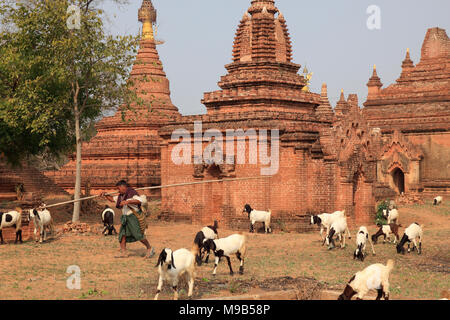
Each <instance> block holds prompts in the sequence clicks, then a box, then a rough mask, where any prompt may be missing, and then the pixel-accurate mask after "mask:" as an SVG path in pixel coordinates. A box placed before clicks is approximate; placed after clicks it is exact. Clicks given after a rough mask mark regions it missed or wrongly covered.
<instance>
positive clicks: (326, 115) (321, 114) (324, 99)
mask: <svg viewBox="0 0 450 320" xmlns="http://www.w3.org/2000/svg"><path fill="white" fill-rule="evenodd" d="M316 115H317V116H318V118H319V119H320V120H322V121H332V120H333V116H334V112H333V109H332V108H331V105H330V101H329V100H328V90H327V84H326V83H324V84H322V92H321V94H320V105H319V106H318V107H317V109H316Z"/></svg>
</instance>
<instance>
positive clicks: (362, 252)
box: [353, 226, 375, 261]
mask: <svg viewBox="0 0 450 320" xmlns="http://www.w3.org/2000/svg"><path fill="white" fill-rule="evenodd" d="M367 241H369V242H370V245H371V247H372V253H373V255H375V249H374V248H373V244H372V240H371V238H369V231H367V228H366V227H364V226H362V227H360V228H359V230H358V233H357V234H356V249H355V252H354V253H353V259H356V258H358V259H359V260H361V261H364V258H365V257H366V244H367Z"/></svg>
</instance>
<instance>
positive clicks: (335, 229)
mask: <svg viewBox="0 0 450 320" xmlns="http://www.w3.org/2000/svg"><path fill="white" fill-rule="evenodd" d="M345 230H348V227H347V218H346V217H345V216H344V217H340V218H339V219H336V220H335V221H334V222H333V224H332V225H331V227H330V232H329V233H328V236H327V237H326V238H325V240H324V243H325V241H326V243H327V245H328V249H329V250H331V249H333V248H335V247H336V245H335V243H334V238H333V236H334V235H335V234H336V235H337V236H338V238H339V241H340V242H341V249H344V248H345ZM322 245H323V244H322Z"/></svg>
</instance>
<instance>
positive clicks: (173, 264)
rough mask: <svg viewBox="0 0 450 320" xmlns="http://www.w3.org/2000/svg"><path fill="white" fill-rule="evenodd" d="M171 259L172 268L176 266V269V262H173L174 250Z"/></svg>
mask: <svg viewBox="0 0 450 320" xmlns="http://www.w3.org/2000/svg"><path fill="white" fill-rule="evenodd" d="M170 260H172V263H171V264H172V268H174V269H176V267H175V263H174V262H173V252H172V254H171V256H170Z"/></svg>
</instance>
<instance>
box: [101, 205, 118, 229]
mask: <svg viewBox="0 0 450 320" xmlns="http://www.w3.org/2000/svg"><path fill="white" fill-rule="evenodd" d="M114 216H115V213H114V210H113V209H111V208H110V207H109V206H105V210H103V212H102V222H103V225H104V226H105V228H104V229H103V232H102V234H103V235H105V236H108V235H110V236H111V235H112V234H113V232H114V234H117V231H116V228H115V227H114Z"/></svg>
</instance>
